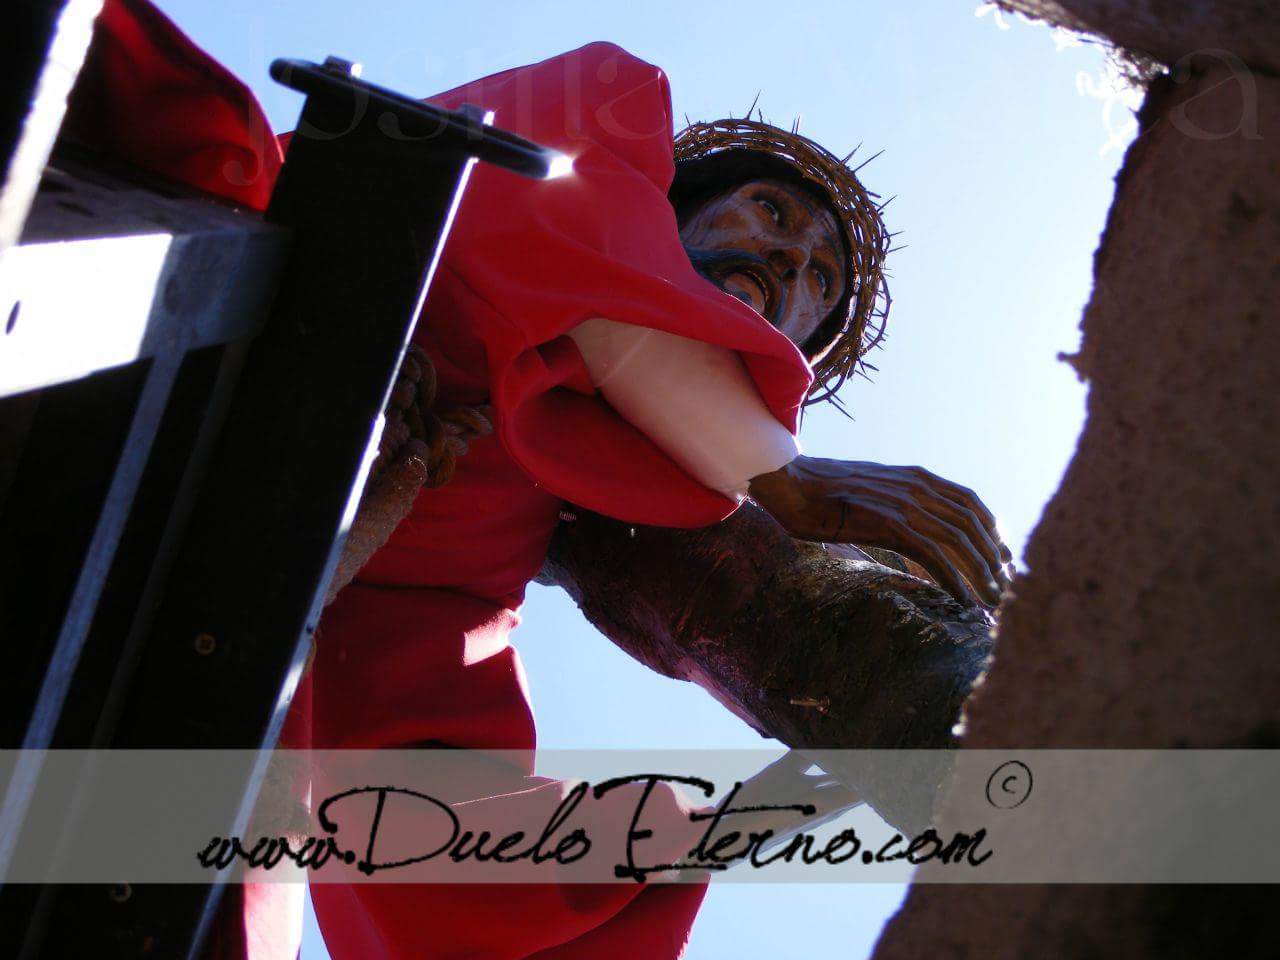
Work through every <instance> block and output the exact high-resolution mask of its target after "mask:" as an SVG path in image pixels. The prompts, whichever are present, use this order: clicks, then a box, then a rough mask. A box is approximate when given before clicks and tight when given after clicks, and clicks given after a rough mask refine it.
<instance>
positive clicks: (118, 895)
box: [107, 883, 133, 903]
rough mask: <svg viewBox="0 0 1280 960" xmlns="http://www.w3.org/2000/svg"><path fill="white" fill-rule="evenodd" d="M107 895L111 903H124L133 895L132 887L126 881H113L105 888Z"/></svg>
mask: <svg viewBox="0 0 1280 960" xmlns="http://www.w3.org/2000/svg"><path fill="white" fill-rule="evenodd" d="M107 896H108V897H110V898H111V901H112V902H113V903H124V902H125V901H126V900H128V899H129V898H130V897H132V896H133V887H131V886H129V885H128V884H127V883H113V884H112V885H111V887H110V889H108V890H107Z"/></svg>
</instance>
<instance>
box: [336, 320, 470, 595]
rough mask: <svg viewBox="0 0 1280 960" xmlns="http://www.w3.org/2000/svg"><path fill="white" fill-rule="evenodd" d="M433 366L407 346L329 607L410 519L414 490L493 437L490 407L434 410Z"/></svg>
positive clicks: (443, 478)
mask: <svg viewBox="0 0 1280 960" xmlns="http://www.w3.org/2000/svg"><path fill="white" fill-rule="evenodd" d="M437 387H438V383H437V380H436V369H435V366H434V365H433V364H432V363H431V359H430V358H429V357H428V356H427V355H426V354H425V353H424V352H423V351H422V350H420V349H419V348H418V347H416V346H412V345H410V347H409V351H408V353H407V354H406V355H405V359H404V363H403V364H402V365H401V367H400V372H399V374H398V375H397V377H396V382H395V386H394V387H392V390H391V399H390V401H389V402H388V404H387V409H386V411H385V413H384V417H385V423H384V425H383V428H382V437H381V439H380V440H379V442H378V453H377V455H376V456H375V457H374V461H373V466H372V468H371V469H370V471H369V482H368V483H367V484H366V486H365V491H364V496H363V497H362V498H361V500H360V507H359V509H358V510H357V511H356V516H355V520H354V521H352V524H351V529H350V531H349V532H348V533H347V542H346V545H345V546H344V547H343V550H342V556H341V557H340V558H339V560H338V567H337V570H335V571H334V575H333V579H332V580H331V581H330V583H329V592H328V594H327V595H326V597H325V604H326V605H328V604H329V603H331V602H332V601H333V598H334V597H336V596H337V595H338V591H339V590H341V589H342V588H343V587H345V586H346V585H347V584H348V583H350V582H351V581H352V580H353V579H355V576H356V574H357V573H359V572H360V570H361V569H362V568H363V567H364V565H365V564H366V563H368V562H369V558H370V557H372V556H373V554H374V553H375V552H376V551H377V550H378V549H379V548H381V547H382V546H383V545H384V544H385V543H386V542H387V541H388V540H389V539H391V534H392V533H394V532H395V529H396V527H397V526H398V525H399V523H400V521H401V520H403V519H404V518H405V517H406V516H408V515H409V511H410V510H411V509H412V508H413V502H414V500H415V499H417V496H418V493H419V492H420V491H421V490H422V489H423V488H424V487H429V488H436V487H442V486H444V485H445V484H446V483H448V482H449V481H450V480H451V479H452V478H453V472H454V470H455V469H456V467H457V462H458V457H460V456H462V455H463V454H465V453H466V452H467V449H468V444H469V443H470V441H472V440H474V439H476V438H477V437H483V436H486V435H488V434H490V433H492V432H493V411H492V408H490V407H489V406H487V405H485V406H476V407H454V408H453V409H451V410H446V411H437V410H436V409H434V408H435V404H436V391H437Z"/></svg>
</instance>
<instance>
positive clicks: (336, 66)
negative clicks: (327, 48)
mask: <svg viewBox="0 0 1280 960" xmlns="http://www.w3.org/2000/svg"><path fill="white" fill-rule="evenodd" d="M324 68H325V69H326V70H328V71H329V72H330V73H340V74H342V75H343V76H345V77H359V76H360V74H361V73H363V72H364V66H363V65H362V64H359V63H356V62H355V61H354V60H344V59H342V57H325V58H324Z"/></svg>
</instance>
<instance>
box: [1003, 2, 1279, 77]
mask: <svg viewBox="0 0 1280 960" xmlns="http://www.w3.org/2000/svg"><path fill="white" fill-rule="evenodd" d="M996 2H997V3H998V4H999V6H1001V7H1003V8H1004V9H1006V10H1011V11H1013V12H1015V13H1021V14H1024V15H1025V16H1028V17H1034V18H1036V19H1038V20H1044V21H1046V22H1047V23H1051V24H1053V25H1054V26H1060V27H1066V28H1067V29H1070V30H1076V31H1079V32H1082V33H1094V34H1098V35H1100V36H1104V37H1106V38H1107V39H1109V40H1110V41H1111V42H1112V43H1114V44H1115V45H1116V46H1118V47H1120V48H1122V49H1125V50H1132V51H1135V52H1139V53H1143V54H1146V55H1148V56H1150V57H1153V58H1154V59H1156V60H1158V61H1160V62H1161V63H1164V64H1169V65H1172V64H1176V63H1178V62H1179V61H1180V60H1182V59H1183V58H1184V57H1188V56H1194V57H1195V58H1196V60H1197V61H1198V62H1200V63H1201V65H1205V64H1207V62H1209V61H1211V60H1217V61H1220V62H1221V61H1223V59H1224V58H1223V57H1222V55H1221V54H1222V52H1223V51H1225V52H1226V53H1227V54H1228V55H1229V56H1230V57H1235V58H1237V60H1238V62H1239V63H1241V64H1247V65H1248V66H1250V67H1251V68H1252V69H1254V70H1262V71H1266V72H1269V73H1272V74H1280V3H1276V2H1275V0H1180V2H1177V3H1170V2H1168V0H996ZM1212 51H1218V53H1214V52H1212Z"/></svg>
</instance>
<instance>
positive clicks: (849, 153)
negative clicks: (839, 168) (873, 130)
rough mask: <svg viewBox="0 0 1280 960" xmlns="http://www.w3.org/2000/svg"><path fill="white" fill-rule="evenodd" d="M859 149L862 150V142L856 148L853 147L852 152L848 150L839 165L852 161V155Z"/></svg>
mask: <svg viewBox="0 0 1280 960" xmlns="http://www.w3.org/2000/svg"><path fill="white" fill-rule="evenodd" d="M863 142H865V141H863ZM861 149H862V142H860V143H859V144H858V145H857V146H856V147H854V148H853V149H852V150H850V151H849V152H848V153H846V154H845V155H844V159H843V160H841V161H840V162H841V163H848V162H849V161H850V160H852V159H853V155H854V154H855V153H857V152H858V151H859V150H861Z"/></svg>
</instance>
